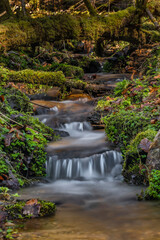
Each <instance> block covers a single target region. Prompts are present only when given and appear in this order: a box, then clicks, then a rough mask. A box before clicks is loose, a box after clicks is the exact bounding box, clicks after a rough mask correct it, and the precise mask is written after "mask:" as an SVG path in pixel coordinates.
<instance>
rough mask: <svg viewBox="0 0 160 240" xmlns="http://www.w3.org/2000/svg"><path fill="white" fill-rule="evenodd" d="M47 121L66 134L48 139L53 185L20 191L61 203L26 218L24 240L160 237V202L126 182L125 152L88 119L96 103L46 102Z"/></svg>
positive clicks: (41, 114)
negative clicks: (142, 198)
mask: <svg viewBox="0 0 160 240" xmlns="http://www.w3.org/2000/svg"><path fill="white" fill-rule="evenodd" d="M43 103H44V104H45V105H46V106H47V105H48V104H49V106H50V111H46V110H44V109H43V110H42V109H41V111H39V115H38V116H37V117H38V118H39V119H40V120H41V121H42V122H43V123H45V124H47V125H48V126H50V127H53V128H54V129H56V131H58V132H59V133H61V134H62V135H63V137H62V139H61V140H60V141H57V142H51V143H49V145H48V147H47V152H48V160H47V163H46V170H47V178H48V183H45V184H39V185H37V186H34V187H29V188H26V189H22V190H20V191H19V194H20V195H21V198H22V199H30V198H40V199H43V200H49V201H53V202H55V203H56V204H57V211H56V213H55V215H54V216H51V217H46V218H40V219H31V220H27V221H26V222H25V226H24V229H23V230H22V231H21V237H20V239H21V240H28V239H29V240H34V239H39V240H90V239H92V240H132V239H134V240H135V239H136V240H140V239H145V240H152V239H153V240H160V227H159V226H160V225H159V223H160V204H159V203H158V202H138V201H137V200H136V194H137V193H140V191H141V187H136V186H129V185H127V184H125V183H124V182H123V177H122V175H121V171H122V156H121V154H120V153H119V152H118V151H115V150H114V149H110V148H109V147H108V146H107V144H106V141H105V133H104V130H93V129H92V126H91V125H90V123H89V122H87V121H86V118H87V116H88V114H89V113H90V112H91V111H92V110H93V106H92V104H91V101H90V100H88V99H86V98H80V99H78V100H76V101H70V100H68V101H63V102H53V101H52V102H51V101H50V102H49V103H48V102H43Z"/></svg>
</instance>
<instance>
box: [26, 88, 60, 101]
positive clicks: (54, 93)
mask: <svg viewBox="0 0 160 240" xmlns="http://www.w3.org/2000/svg"><path fill="white" fill-rule="evenodd" d="M60 96H61V92H60V88H59V87H53V88H51V89H49V90H47V91H45V89H44V92H43V93H39V94H34V95H29V98H30V99H31V100H48V101H50V100H58V99H59V98H60Z"/></svg>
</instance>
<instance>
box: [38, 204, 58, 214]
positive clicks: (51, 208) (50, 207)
mask: <svg viewBox="0 0 160 240" xmlns="http://www.w3.org/2000/svg"><path fill="white" fill-rule="evenodd" d="M38 202H39V203H40V205H41V210H40V216H41V217H44V216H48V215H51V214H53V213H54V212H55V209H56V206H55V204H54V203H52V202H47V201H41V200H39V201H38Z"/></svg>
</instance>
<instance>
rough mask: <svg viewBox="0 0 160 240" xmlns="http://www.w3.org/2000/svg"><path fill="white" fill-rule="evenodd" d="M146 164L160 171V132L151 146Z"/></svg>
mask: <svg viewBox="0 0 160 240" xmlns="http://www.w3.org/2000/svg"><path fill="white" fill-rule="evenodd" d="M146 164H147V166H148V167H149V168H150V169H157V170H160V130H159V131H158V133H157V135H156V137H155V139H154V141H153V143H152V144H151V146H150V149H149V153H148V156H147V161H146Z"/></svg>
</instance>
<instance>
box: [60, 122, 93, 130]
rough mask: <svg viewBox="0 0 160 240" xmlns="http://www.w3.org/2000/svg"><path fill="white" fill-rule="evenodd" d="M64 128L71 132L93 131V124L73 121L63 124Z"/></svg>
mask: <svg viewBox="0 0 160 240" xmlns="http://www.w3.org/2000/svg"><path fill="white" fill-rule="evenodd" d="M61 128H62V129H64V130H66V131H68V132H70V131H80V132H83V131H91V130H92V126H91V124H90V123H88V122H71V123H65V124H64V125H62V126H61Z"/></svg>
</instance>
